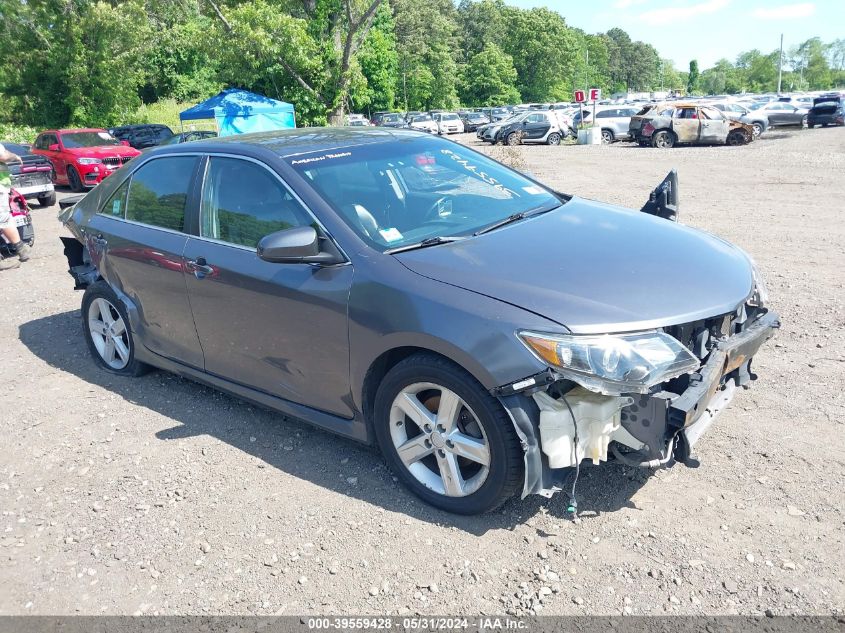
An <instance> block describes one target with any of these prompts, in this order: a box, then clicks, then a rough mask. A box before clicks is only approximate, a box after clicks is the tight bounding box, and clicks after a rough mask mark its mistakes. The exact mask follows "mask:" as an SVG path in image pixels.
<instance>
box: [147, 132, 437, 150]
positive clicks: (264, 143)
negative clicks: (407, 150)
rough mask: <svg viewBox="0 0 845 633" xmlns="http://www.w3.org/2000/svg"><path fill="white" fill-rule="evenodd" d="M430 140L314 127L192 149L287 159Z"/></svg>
mask: <svg viewBox="0 0 845 633" xmlns="http://www.w3.org/2000/svg"><path fill="white" fill-rule="evenodd" d="M430 138H431V135H430V134H428V133H426V132H415V131H413V130H409V129H398V128H383V127H372V128H365V127H350V126H344V127H313V128H296V129H290V130H275V131H272V132H256V133H253V134H236V135H232V136H223V137H219V136H218V137H216V138H213V139H209V140H202V141H194V142H193V143H192V146H193V149H194V150H195V151H200V152H215V151H217V152H219V151H225V150H226V149H227V147H231V146H233V145H234V146H247V147H256V148H264V149H267V150H270V151H271V152H273V153H275V154H278V155H279V156H282V157H289V156H296V155H298V154H310V153H314V152H322V151H329V150H339V149H348V148H350V147H359V146H362V145H375V144H380V143H390V142H399V141H410V140H413V139H430ZM160 151H161V152H162V153H169V151H184V150H177V149H176V148H175V146H173V145H168V146H165V147H163V148H162V149H161V150H160ZM157 153H158V152H157Z"/></svg>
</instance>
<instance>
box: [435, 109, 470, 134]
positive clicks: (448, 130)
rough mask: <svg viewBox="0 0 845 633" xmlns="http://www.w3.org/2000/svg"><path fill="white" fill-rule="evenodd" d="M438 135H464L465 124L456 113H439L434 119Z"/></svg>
mask: <svg viewBox="0 0 845 633" xmlns="http://www.w3.org/2000/svg"><path fill="white" fill-rule="evenodd" d="M432 118H433V119H434V122H435V123H436V124H437V133H438V134H463V133H464V122H463V121H461V117H459V116H458V115H457V114H455V113H454V112H438V113H436V114H435V115H434V116H433V117H432Z"/></svg>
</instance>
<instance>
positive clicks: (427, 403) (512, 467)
mask: <svg viewBox="0 0 845 633" xmlns="http://www.w3.org/2000/svg"><path fill="white" fill-rule="evenodd" d="M373 418H374V420H373V423H374V427H375V435H376V439H377V440H378V443H379V446H380V448H381V451H382V453H383V454H384V457H385V459H386V460H387V462H388V464H389V465H390V467H391V469H392V470H393V471H394V472H395V473H396V476H397V477H398V478H399V479H400V480H401V481H402V483H403V484H404V485H405V486H407V487H408V488H409V489H410V490H411V491H412V492H413V493H414V494H416V495H417V496H418V497H420V498H421V499H423V500H424V501H426V502H427V503H430V504H431V505H433V506H435V507H437V508H440V509H441V510H445V511H447V512H454V513H457V514H480V513H482V512H490V511H491V510H495V509H496V508H498V507H499V506H501V505H502V504H503V503H505V502H506V501H507V500H508V499H510V498H511V497H512V496H514V495H515V494H516V493H517V492H518V491H519V490H520V489H521V487H522V485H523V479H524V475H523V472H524V471H523V468H524V467H523V452H522V447H521V445H520V442H519V437H518V436H517V434H516V431H515V430H514V427H513V423H512V422H511V420H510V418H509V417H508V415H507V413H506V411H505V410H504V408H503V407H502V405H501V403H500V402H499V401H498V400H496V398H494V397H493V396H492V395H490V393H489V392H488V391H487V390H485V389H484V388H483V387H482V386H481V385H480V384H479V383H478V381H477V380H475V378H473V377H472V376H471V375H470V374H469V373H468V372H467V371H465V370H464V369H462V368H461V367H459V366H457V365H455V364H454V363H452V362H451V361H449V360H448V359H445V358H443V357H441V356H437V355H435V354H430V353H419V354H414V355H413V356H411V357H409V358H407V359H405V360H404V361H402V362H400V363H398V364H397V365H396V366H395V367H393V369H391V370H390V371H389V372H388V373H387V375H386V376H385V377H384V379H383V380H382V382H381V385H379V388H378V393H377V394H376V399H375V407H374V411H373ZM444 429H445V430H444ZM450 438H451V439H450ZM400 448H401V449H403V450H401V455H400ZM467 455H472V457H467ZM479 460H480V461H479ZM485 462H486V463H485Z"/></svg>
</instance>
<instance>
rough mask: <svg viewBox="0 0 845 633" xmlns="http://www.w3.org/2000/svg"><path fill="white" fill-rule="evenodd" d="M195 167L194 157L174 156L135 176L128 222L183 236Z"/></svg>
mask: <svg viewBox="0 0 845 633" xmlns="http://www.w3.org/2000/svg"><path fill="white" fill-rule="evenodd" d="M196 164H197V158H196V157H195V156H173V157H168V158H157V159H156V160H153V161H150V162H149V163H147V164H146V165H143V166H142V167H141V168H140V169H138V171H136V172H135V173H134V174H133V175H132V181H131V183H130V185H129V196H128V199H127V201H126V219H127V220H132V221H133V222H141V223H142V224H149V225H150V226H156V227H159V228H163V229H168V230H171V231H180V232H184V230H185V207H186V206H187V202H188V191H189V190H190V186H191V179H192V177H193V174H194V168H195V167H196Z"/></svg>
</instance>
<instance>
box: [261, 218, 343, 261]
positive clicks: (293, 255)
mask: <svg viewBox="0 0 845 633" xmlns="http://www.w3.org/2000/svg"><path fill="white" fill-rule="evenodd" d="M332 250H334V249H332ZM257 252H258V256H259V257H260V258H261V259H263V260H264V261H265V262H273V263H277V264H323V265H329V264H339V263H340V262H342V261H343V259H342V258H341V257H340V255H339V254H338V253H336V252H321V251H320V238H319V237H318V235H317V231H315V230H314V227H313V226H297V227H294V228H292V229H285V230H283V231H276V232H275V233H270V235H265V236H264V237H262V238H261V241H259V242H258V249H257Z"/></svg>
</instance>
